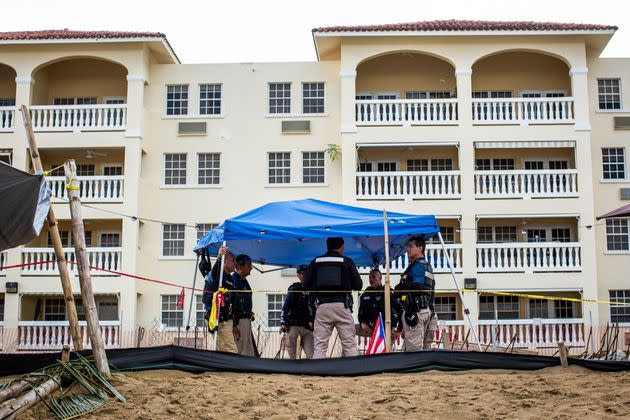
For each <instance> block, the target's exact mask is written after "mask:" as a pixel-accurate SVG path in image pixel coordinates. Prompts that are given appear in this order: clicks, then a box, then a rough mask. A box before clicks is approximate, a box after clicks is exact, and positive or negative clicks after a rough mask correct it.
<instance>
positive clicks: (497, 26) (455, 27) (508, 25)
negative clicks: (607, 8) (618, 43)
mask: <svg viewBox="0 0 630 420" xmlns="http://www.w3.org/2000/svg"><path fill="white" fill-rule="evenodd" d="M606 30H617V27H616V26H609V25H590V24H584V23H555V22H525V21H520V22H519V21H514V22H498V21H487V20H432V21H425V22H410V23H393V24H386V25H363V26H328V27H322V28H315V29H313V32H382V31H426V32H430V31H606Z"/></svg>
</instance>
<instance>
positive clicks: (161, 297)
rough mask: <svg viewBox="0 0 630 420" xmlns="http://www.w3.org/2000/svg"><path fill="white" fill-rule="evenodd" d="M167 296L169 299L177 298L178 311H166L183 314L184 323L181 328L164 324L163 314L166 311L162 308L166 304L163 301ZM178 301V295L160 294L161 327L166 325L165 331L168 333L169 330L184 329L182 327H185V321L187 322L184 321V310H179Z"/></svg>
mask: <svg viewBox="0 0 630 420" xmlns="http://www.w3.org/2000/svg"><path fill="white" fill-rule="evenodd" d="M167 296H168V297H169V298H171V297H174V298H175V305H176V309H175V310H170V309H168V310H166V312H173V313H178V312H181V314H182V323H181V325H179V326H169V325H167V324H166V323H165V322H164V318H163V317H162V315H163V312H164V309H163V308H162V306H163V304H164V301H163V299H164V298H165V297H167ZM177 299H178V295H176V294H166V295H163V294H160V325H164V329H165V330H167V331H168V330H171V331H173V330H177V328H182V327H184V321H185V320H184V308H181V309H177Z"/></svg>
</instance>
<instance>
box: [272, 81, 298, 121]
mask: <svg viewBox="0 0 630 420" xmlns="http://www.w3.org/2000/svg"><path fill="white" fill-rule="evenodd" d="M286 84H288V85H289V97H288V98H285V97H283V98H281V99H288V100H289V112H271V99H278V98H271V85H286ZM293 106H294V104H293V83H292V82H267V115H269V116H287V115H291V112H292V110H293ZM276 107H277V105H276Z"/></svg>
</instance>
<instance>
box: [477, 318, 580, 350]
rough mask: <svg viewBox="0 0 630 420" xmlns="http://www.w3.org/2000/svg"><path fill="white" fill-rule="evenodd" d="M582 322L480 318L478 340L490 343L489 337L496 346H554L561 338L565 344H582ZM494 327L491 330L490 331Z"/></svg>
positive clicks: (574, 345) (571, 345)
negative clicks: (511, 344)
mask: <svg viewBox="0 0 630 420" xmlns="http://www.w3.org/2000/svg"><path fill="white" fill-rule="evenodd" d="M583 326H584V321H583V320H582V319H579V318H578V319H575V318H570V319H507V320H502V319H500V320H498V321H495V320H479V339H480V341H481V342H482V343H485V344H491V343H492V336H493V334H494V340H495V343H496V345H497V346H502V347H507V346H508V345H509V344H510V343H511V342H512V341H513V342H514V343H513V345H514V347H521V348H523V347H527V348H541V347H555V346H556V345H557V343H558V341H564V343H565V344H566V345H567V346H568V347H581V346H584V328H583ZM493 330H494V332H493Z"/></svg>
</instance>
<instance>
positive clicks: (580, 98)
mask: <svg viewBox="0 0 630 420" xmlns="http://www.w3.org/2000/svg"><path fill="white" fill-rule="evenodd" d="M587 73H588V69H587V68H586V67H573V68H572V69H571V70H569V75H570V76H571V94H572V96H573V118H574V119H575V130H576V131H590V130H591V120H590V113H589V107H588V97H589V95H588V78H587Z"/></svg>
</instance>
